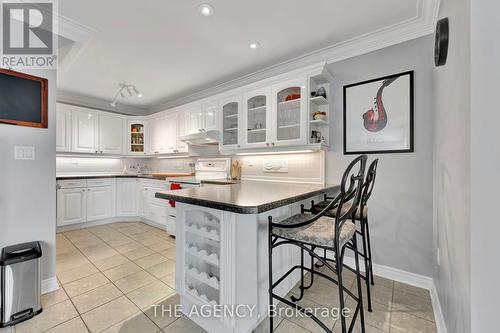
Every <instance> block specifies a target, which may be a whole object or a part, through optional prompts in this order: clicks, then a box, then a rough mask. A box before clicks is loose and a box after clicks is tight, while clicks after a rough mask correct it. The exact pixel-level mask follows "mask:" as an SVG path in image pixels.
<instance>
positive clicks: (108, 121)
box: [98, 113, 124, 155]
mask: <svg viewBox="0 0 500 333" xmlns="http://www.w3.org/2000/svg"><path fill="white" fill-rule="evenodd" d="M123 129H124V126H123V119H122V118H120V117H116V116H113V115H110V114H105V113H101V114H100V115H99V149H98V150H99V152H100V153H101V154H116V155H121V154H123V140H124V135H123Z"/></svg>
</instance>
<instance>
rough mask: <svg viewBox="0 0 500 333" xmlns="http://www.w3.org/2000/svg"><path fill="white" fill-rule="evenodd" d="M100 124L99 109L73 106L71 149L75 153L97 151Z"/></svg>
mask: <svg viewBox="0 0 500 333" xmlns="http://www.w3.org/2000/svg"><path fill="white" fill-rule="evenodd" d="M98 126H99V116H98V112H97V111H92V110H90V109H85V108H80V107H73V108H72V113H71V132H72V137H71V151H72V152H74V153H94V154H95V153H97V152H98V138H99V137H98Z"/></svg>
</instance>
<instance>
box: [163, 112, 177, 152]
mask: <svg viewBox="0 0 500 333" xmlns="http://www.w3.org/2000/svg"><path fill="white" fill-rule="evenodd" d="M163 126H164V138H163V139H164V140H165V150H164V153H167V154H172V153H176V152H177V117H176V115H170V116H168V117H167V118H165V120H164V123H163Z"/></svg>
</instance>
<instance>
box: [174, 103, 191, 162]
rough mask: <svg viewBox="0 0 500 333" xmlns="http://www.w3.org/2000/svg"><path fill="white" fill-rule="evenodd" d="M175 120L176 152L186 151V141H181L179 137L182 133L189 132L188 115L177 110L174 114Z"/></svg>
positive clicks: (187, 148) (187, 149)
mask: <svg viewBox="0 0 500 333" xmlns="http://www.w3.org/2000/svg"><path fill="white" fill-rule="evenodd" d="M176 118H177V119H176V120H177V138H176V140H177V152H178V153H187V152H188V151H189V147H188V145H187V143H185V142H182V141H181V140H180V138H181V137H182V136H184V135H187V134H189V115H188V114H186V113H185V112H179V113H178V114H177V116H176Z"/></svg>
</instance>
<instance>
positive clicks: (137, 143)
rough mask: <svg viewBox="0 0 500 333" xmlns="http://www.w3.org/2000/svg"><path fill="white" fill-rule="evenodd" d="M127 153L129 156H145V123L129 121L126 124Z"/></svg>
mask: <svg viewBox="0 0 500 333" xmlns="http://www.w3.org/2000/svg"><path fill="white" fill-rule="evenodd" d="M127 136H128V143H127V146H128V148H127V152H128V154H129V155H145V154H146V122H144V121H131V120H129V121H128V123H127Z"/></svg>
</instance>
